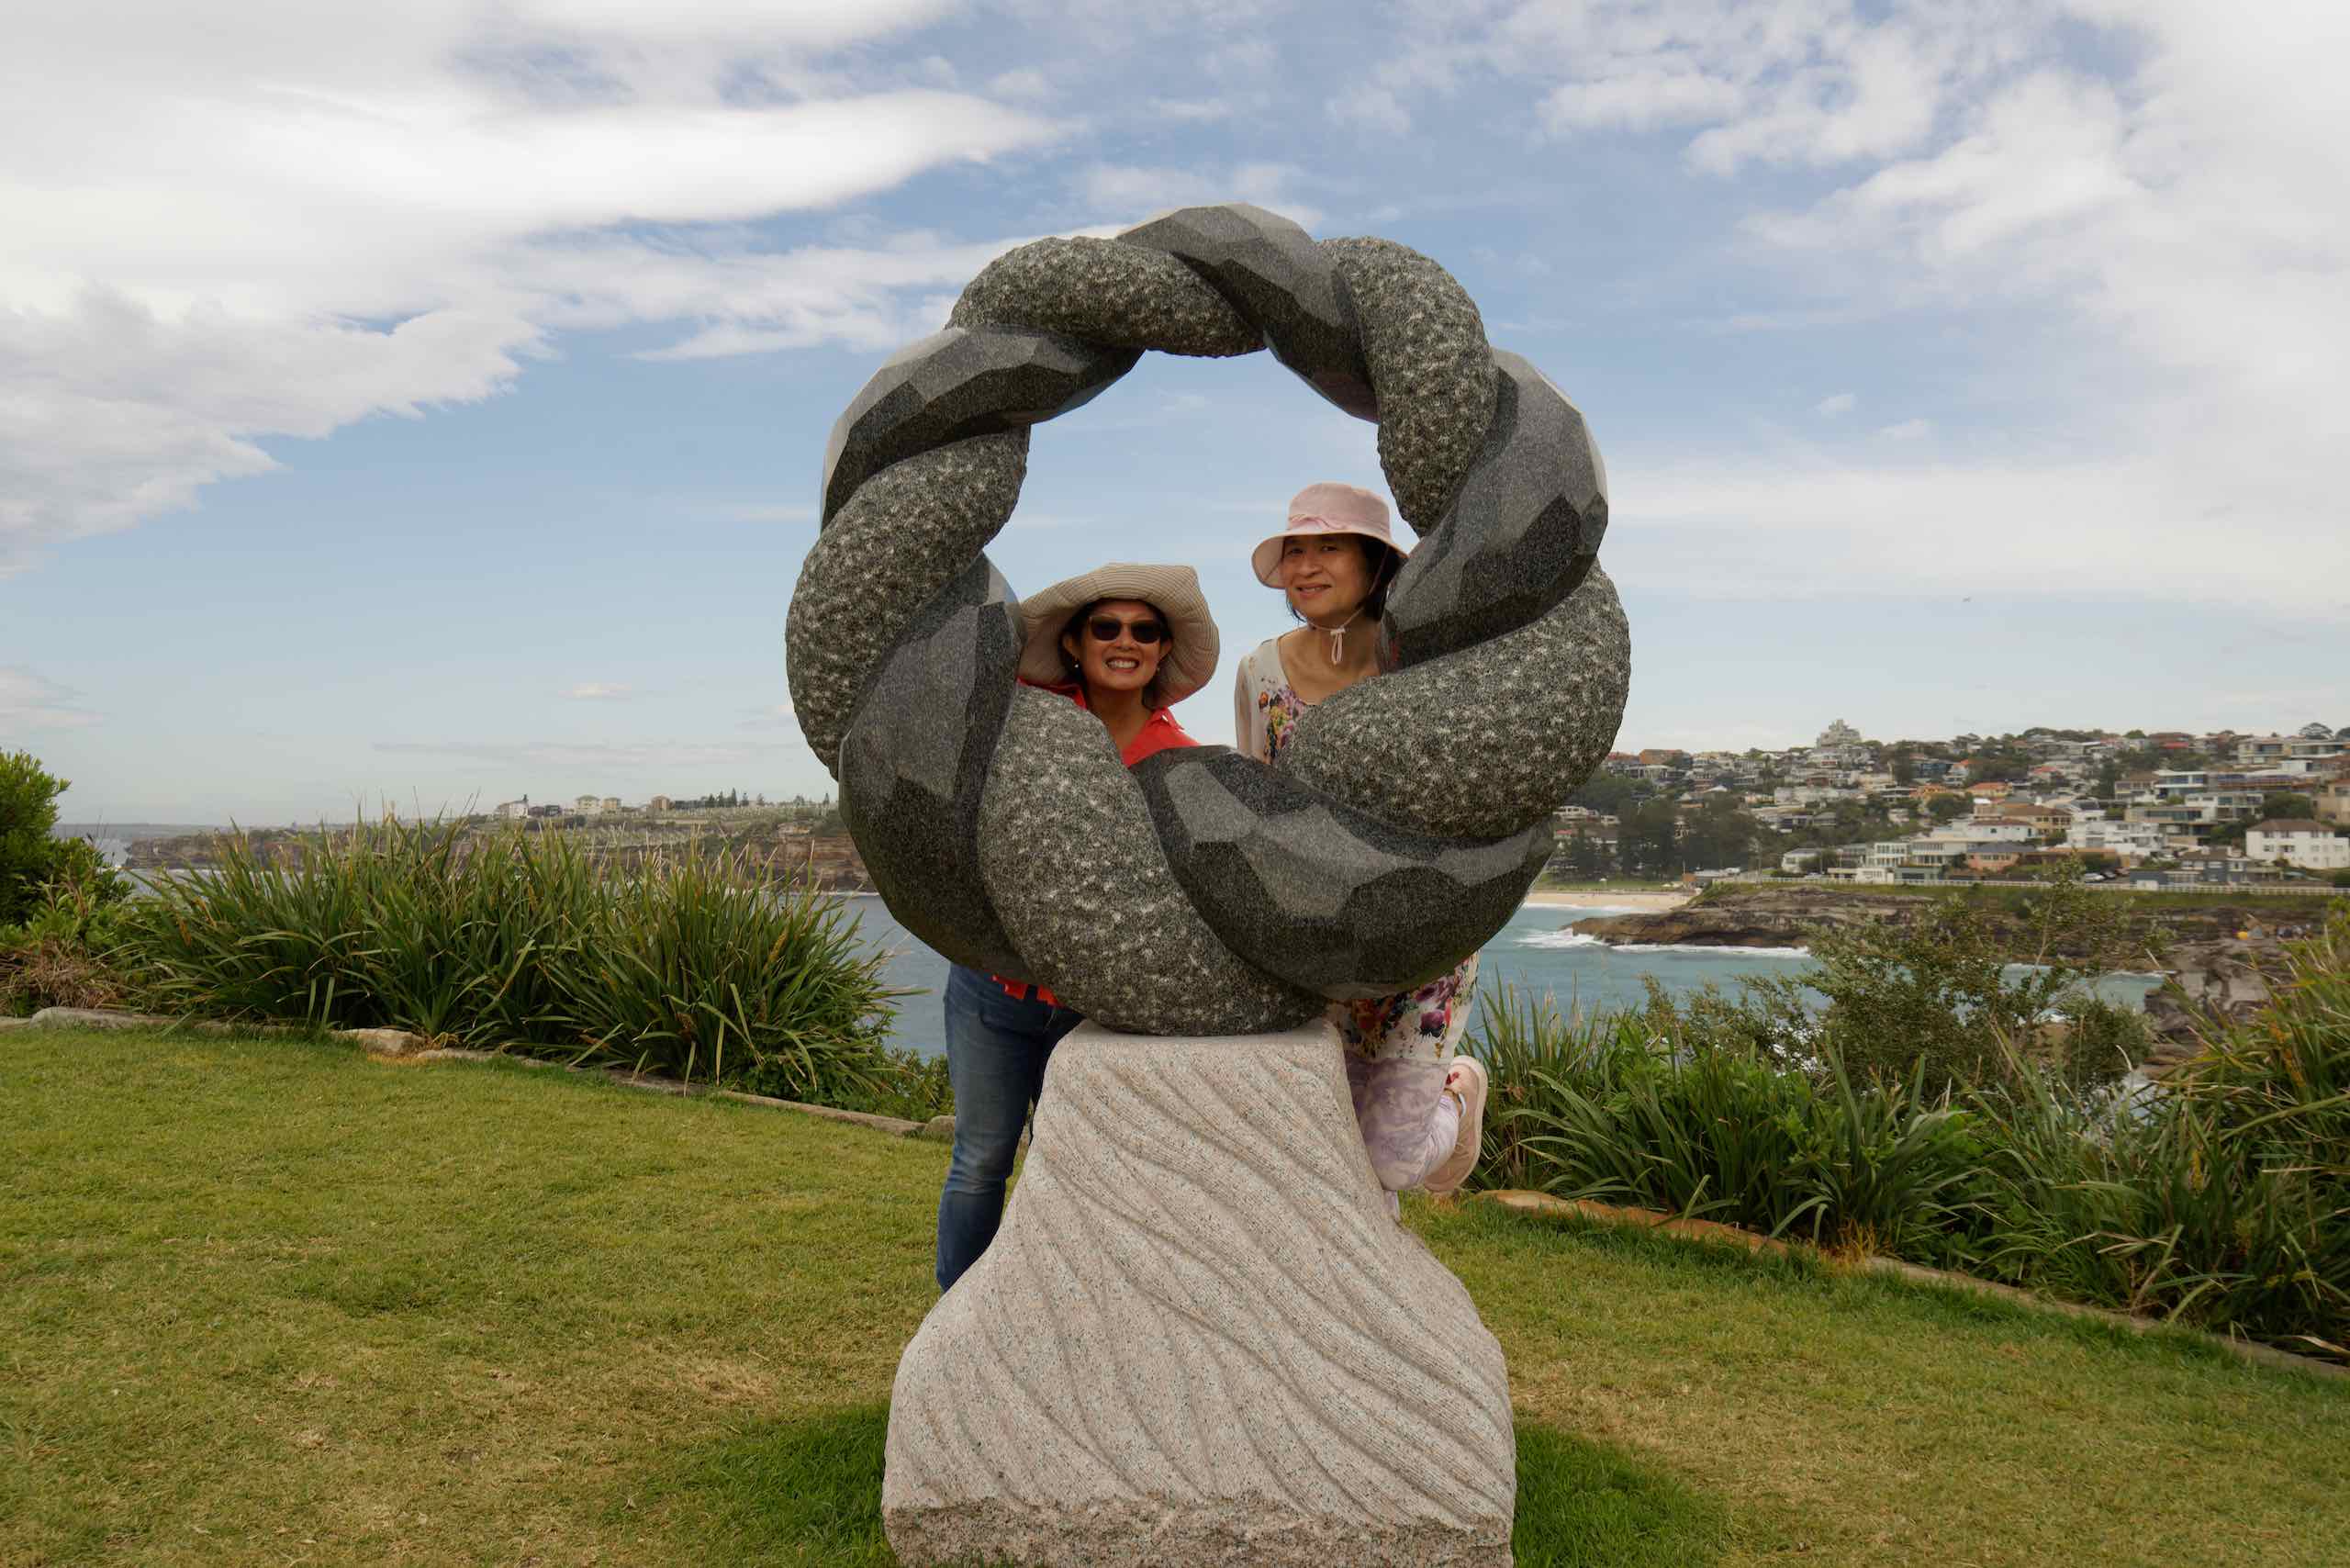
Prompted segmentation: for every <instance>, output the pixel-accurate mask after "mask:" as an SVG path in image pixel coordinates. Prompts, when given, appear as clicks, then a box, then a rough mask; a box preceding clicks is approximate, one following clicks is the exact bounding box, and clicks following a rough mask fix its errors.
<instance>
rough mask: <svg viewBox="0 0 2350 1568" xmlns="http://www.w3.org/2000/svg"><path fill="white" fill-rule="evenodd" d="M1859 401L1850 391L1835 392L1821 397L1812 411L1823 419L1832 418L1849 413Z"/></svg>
mask: <svg viewBox="0 0 2350 1568" xmlns="http://www.w3.org/2000/svg"><path fill="white" fill-rule="evenodd" d="M1859 403H1860V399H1859V398H1856V397H1854V396H1853V395H1852V393H1850V392H1836V393H1831V394H1830V396H1828V397H1825V398H1821V399H1820V400H1819V401H1818V404H1817V405H1816V406H1814V408H1813V409H1812V412H1813V413H1816V414H1818V416H1819V417H1820V418H1822V419H1824V420H1832V419H1836V418H1838V417H1839V416H1841V415H1844V414H1849V413H1851V412H1852V409H1854V408H1855V407H1857V406H1858V405H1859Z"/></svg>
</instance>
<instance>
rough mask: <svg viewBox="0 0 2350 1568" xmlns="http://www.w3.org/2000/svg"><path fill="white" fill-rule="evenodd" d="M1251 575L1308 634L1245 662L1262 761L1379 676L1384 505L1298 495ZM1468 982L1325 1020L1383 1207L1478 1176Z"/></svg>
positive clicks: (1320, 488)
mask: <svg viewBox="0 0 2350 1568" xmlns="http://www.w3.org/2000/svg"><path fill="white" fill-rule="evenodd" d="M1249 564H1250V565H1251V566H1254V567H1255V568H1256V572H1257V580H1258V581H1259V582H1261V583H1263V584H1264V585H1265V586H1266V587H1267V588H1280V589H1281V591H1282V593H1283V594H1284V595H1285V596H1286V597H1287V598H1288V599H1289V608H1290V613H1291V614H1292V615H1293V616H1295V617H1296V618H1297V619H1298V620H1299V621H1301V622H1304V624H1303V625H1300V626H1298V627H1296V628H1295V629H1293V630H1292V631H1289V632H1284V633H1281V635H1280V636H1278V637H1273V638H1269V639H1268V640H1267V641H1265V642H1264V643H1262V644H1259V645H1258V647H1257V649H1256V650H1255V651H1254V652H1253V653H1251V654H1249V655H1248V657H1247V658H1244V659H1242V660H1241V661H1240V679H1239V685H1238V688H1237V690H1236V691H1235V692H1234V695H1233V700H1234V710H1235V711H1234V724H1235V730H1234V734H1235V736H1236V738H1237V742H1238V745H1239V749H1240V750H1241V751H1243V752H1245V753H1247V754H1248V756H1253V757H1255V758H1257V759H1258V760H1259V761H1260V762H1270V761H1272V760H1273V758H1274V757H1275V756H1279V755H1280V754H1281V748H1282V747H1283V746H1284V745H1287V744H1288V743H1289V740H1290V738H1291V736H1292V734H1294V733H1295V726H1296V723H1297V722H1298V720H1299V719H1300V718H1302V717H1304V713H1305V711H1306V710H1307V709H1309V708H1311V707H1313V706H1314V705H1315V703H1317V702H1320V701H1322V700H1325V699H1327V698H1330V697H1334V696H1336V695H1337V693H1339V692H1341V691H1344V690H1345V689H1347V688H1348V687H1349V686H1352V685H1354V684H1355V683H1356V682H1358V681H1362V680H1368V679H1370V678H1371V677H1373V676H1375V675H1377V674H1378V673H1379V666H1378V662H1377V660H1376V658H1375V656H1374V654H1373V646H1374V643H1375V640H1376V638H1377V636H1378V631H1379V618H1380V617H1381V616H1382V615H1383V614H1385V613H1386V610H1387V589H1388V588H1389V586H1390V585H1391V584H1393V582H1394V580H1395V574H1396V573H1397V572H1398V571H1400V570H1402V569H1403V566H1404V554H1403V552H1401V551H1400V550H1397V549H1396V548H1395V542H1394V540H1393V538H1391V537H1390V536H1389V534H1388V532H1387V503H1386V502H1384V501H1382V500H1381V499H1380V498H1378V497H1377V496H1375V495H1373V494H1371V492H1370V491H1369V490H1365V489H1361V488H1359V487H1356V486H1353V485H1336V484H1321V485H1308V486H1307V487H1305V488H1304V489H1303V490H1300V491H1299V492H1298V493H1297V496H1296V498H1294V499H1292V501H1291V502H1290V503H1289V523H1288V526H1287V527H1286V528H1284V529H1283V530H1282V531H1281V532H1279V533H1276V534H1274V535H1273V536H1272V537H1271V538H1270V539H1267V540H1265V541H1263V542H1262V543H1259V545H1258V546H1257V548H1256V551H1255V553H1254V554H1252V555H1251V556H1250V558H1249ZM1476 983H1477V957H1476V955H1475V954H1473V953H1472V954H1471V955H1470V956H1469V958H1467V959H1465V960H1464V961H1463V962H1462V963H1461V964H1460V967H1459V968H1458V969H1454V970H1452V972H1450V973H1449V974H1444V975H1439V976H1438V977H1437V978H1436V979H1435V980H1430V981H1428V982H1427V984H1426V985H1423V986H1419V987H1416V988H1415V989H1414V990H1411V991H1404V992H1403V993H1401V994H1400V995H1396V996H1382V997H1377V998H1373V999H1371V1000H1369V1001H1363V1002H1337V1003H1335V1004H1333V1006H1332V1007H1331V1010H1330V1016H1331V1019H1332V1021H1333V1022H1335V1023H1336V1024H1337V1025H1338V1033H1339V1035H1340V1036H1341V1037H1342V1038H1343V1039H1344V1040H1345V1042H1346V1047H1347V1082H1348V1088H1349V1089H1350V1090H1351V1091H1352V1092H1353V1095H1354V1102H1355V1119H1356V1120H1357V1121H1358V1122H1359V1123H1360V1125H1361V1126H1362V1133H1363V1141H1364V1143H1365V1145H1366V1146H1367V1147H1368V1148H1369V1149H1370V1151H1371V1169H1372V1170H1375V1171H1377V1172H1378V1174H1379V1182H1380V1185H1381V1186H1382V1187H1384V1188H1386V1189H1387V1191H1388V1192H1389V1193H1391V1194H1393V1193H1401V1192H1404V1191H1407V1190H1409V1189H1411V1188H1413V1187H1422V1188H1425V1189H1426V1190H1427V1192H1429V1193H1435V1194H1438V1195H1439V1196H1441V1195H1443V1194H1445V1193H1453V1192H1457V1191H1459V1190H1460V1183H1461V1182H1465V1181H1467V1180H1468V1179H1469V1172H1470V1171H1472V1170H1474V1169H1476V1164H1477V1152H1478V1146H1479V1143H1480V1141H1481V1139H1482V1138H1483V1131H1484V1115H1485V1089H1486V1075H1485V1068H1484V1064H1483V1062H1480V1061H1479V1060H1477V1058H1474V1057H1468V1056H1462V1055H1460V1054H1459V1053H1460V1038H1461V1036H1462V1035H1463V1034H1465V1033H1466V1032H1467V1030H1468V1026H1469V1006H1470V993H1471V992H1472V991H1473V990H1474V989H1475V987H1476ZM1389 1201H1390V1203H1391V1204H1392V1203H1393V1198H1392V1197H1391V1198H1390V1200H1389Z"/></svg>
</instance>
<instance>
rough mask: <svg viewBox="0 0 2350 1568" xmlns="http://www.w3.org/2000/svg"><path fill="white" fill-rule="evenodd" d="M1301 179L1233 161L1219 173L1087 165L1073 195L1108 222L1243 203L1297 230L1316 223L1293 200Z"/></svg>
mask: <svg viewBox="0 0 2350 1568" xmlns="http://www.w3.org/2000/svg"><path fill="white" fill-rule="evenodd" d="M1303 176H1304V171H1303V170H1301V169H1299V168H1298V167H1297V166H1296V165H1295V164H1293V163H1234V164H1231V165H1229V166H1228V167H1227V168H1225V171H1224V172H1223V173H1222V174H1217V173H1214V172H1213V171H1210V170H1203V169H1177V168H1164V167H1160V168H1151V167H1144V166H1138V165H1134V164H1123V163H1093V164H1089V165H1088V166H1087V167H1086V168H1084V169H1083V170H1081V171H1080V173H1079V174H1078V177H1077V194H1078V196H1079V197H1080V199H1081V200H1082V201H1083V202H1085V204H1086V205H1087V206H1089V207H1092V208H1094V209H1095V210H1097V211H1099V212H1101V213H1102V215H1103V216H1104V217H1105V218H1147V217H1149V216H1151V215H1152V214H1154V213H1159V212H1165V211H1167V210H1168V209H1169V208H1170V207H1206V206H1212V205H1214V204H1215V203H1217V202H1226V201H1246V202H1254V203H1255V204H1256V205H1257V206H1259V207H1264V208H1266V209H1268V210H1269V211H1272V212H1278V213H1280V214H1281V216H1282V217H1284V218H1288V219H1290V220H1291V221H1292V222H1293V223H1296V224H1298V225H1299V226H1300V227H1302V228H1305V229H1312V228H1314V227H1315V226H1316V225H1317V224H1319V223H1320V222H1321V221H1322V209H1321V208H1320V207H1312V206H1309V205H1307V204H1305V203H1304V202H1302V201H1299V200H1298V199H1296V198H1295V197H1294V196H1292V195H1291V187H1292V185H1294V184H1295V183H1296V182H1297V181H1298V180H1299V179H1301V178H1302V177H1303Z"/></svg>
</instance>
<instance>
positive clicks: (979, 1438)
mask: <svg viewBox="0 0 2350 1568" xmlns="http://www.w3.org/2000/svg"><path fill="white" fill-rule="evenodd" d="M1515 1503H1516V1439H1515V1437H1514V1436H1513V1433H1512V1430H1511V1425H1510V1406H1509V1381H1508V1372H1507V1369H1506V1368H1505V1365H1504V1362H1503V1360H1502V1352H1501V1347H1500V1346H1499V1345H1498V1344H1497V1343H1496V1342H1495V1341H1494V1338H1493V1336H1492V1335H1491V1334H1489V1333H1486V1332H1485V1331H1484V1329H1483V1326H1482V1325H1481V1324H1480V1323H1479V1321H1478V1318H1477V1314H1476V1308H1475V1305H1473V1304H1472V1302H1471V1300H1470V1298H1469V1294H1468V1292H1467V1291H1466V1290H1464V1289H1463V1288H1462V1287H1461V1285H1460V1282H1459V1281H1458V1280H1456V1279H1454V1278H1453V1277H1452V1275H1451V1273H1450V1272H1449V1271H1447V1270H1446V1269H1445V1267H1444V1265H1443V1264H1442V1263H1440V1262H1438V1260H1437V1259H1436V1258H1435V1257H1434V1256H1433V1255H1432V1254H1431V1253H1429V1252H1428V1250H1427V1248H1426V1247H1425V1246H1423V1245H1422V1244H1421V1242H1420V1241H1419V1240H1418V1238H1416V1237H1414V1236H1412V1235H1411V1234H1410V1233H1409V1232H1407V1231H1405V1230H1404V1229H1403V1228H1401V1227H1400V1226H1397V1225H1396V1224H1395V1222H1394V1221H1393V1219H1391V1218H1390V1217H1389V1215H1388V1214H1387V1209H1386V1204H1385V1200H1384V1198H1383V1196H1382V1193H1381V1192H1380V1190H1379V1187H1378V1185H1377V1183H1376V1182H1375V1181H1374V1180H1373V1178H1372V1176H1371V1167H1370V1164H1369V1160H1368V1158H1367V1156H1366V1155H1365V1154H1364V1151H1363V1143H1362V1137H1361V1134H1360V1132H1359V1131H1358V1130H1357V1128H1356V1126H1355V1119H1354V1115H1353V1112H1352V1110H1351V1107H1350V1105H1349V1103H1348V1097H1347V1087H1346V1078H1345V1074H1344V1073H1343V1071H1342V1070H1341V1068H1340V1060H1339V1052H1338V1047H1337V1039H1336V1036H1335V1034H1334V1032H1333V1031H1332V1030H1331V1029H1330V1027H1329V1026H1328V1025H1325V1024H1318V1023H1317V1024H1315V1025H1311V1026H1308V1027H1305V1028H1301V1029H1296V1030H1292V1031H1290V1032H1288V1033H1285V1034H1280V1035H1270V1036H1268V1035H1257V1036H1223V1037H1211V1038H1181V1037H1170V1038H1163V1039H1158V1040H1154V1041H1152V1042H1151V1046H1150V1048H1149V1049H1148V1050H1136V1048H1134V1042H1133V1041H1132V1040H1131V1038H1122V1037H1121V1036H1116V1035H1113V1034H1112V1033H1110V1032H1108V1031H1106V1030H1102V1029H1100V1028H1097V1027H1095V1026H1092V1025H1087V1026H1085V1027H1083V1028H1081V1029H1080V1030H1079V1031H1078V1032H1077V1033H1076V1034H1073V1035H1071V1036H1069V1038H1068V1039H1066V1040H1065V1041H1063V1042H1062V1044H1061V1046H1060V1047H1059V1048H1058V1049H1057V1051H1056V1052H1055V1053H1054V1057H1053V1062H1052V1067H1051V1070H1050V1073H1049V1076H1048V1079H1047V1082H1046V1091H1045V1094H1044V1098H1043V1100H1042V1103H1041V1104H1040V1106H1039V1108H1038V1113H1037V1118H1036V1127H1035V1143H1034V1146H1033V1147H1032V1148H1031V1150H1030V1153H1029V1156H1028V1162H1027V1166H1026V1169H1025V1171H1024V1174H1023V1176H1022V1178H1021V1180H1020V1183H1019V1185H1018V1187H1017V1188H1016V1189H1015V1191H1014V1195H1013V1202H1012V1206H1011V1211H1010V1213H1009V1215H1007V1216H1006V1220H1005V1223H1004V1226H1003V1229H1002V1231H1001V1232H1000V1233H999V1234H998V1236H997V1238H996V1239H995V1243H994V1245H993V1246H991V1247H990V1249H989V1250H988V1252H987V1254H986V1255H985V1256H984V1257H983V1258H981V1259H980V1260H979V1263H978V1264H977V1265H976V1266H975V1267H974V1268H973V1269H972V1270H971V1271H970V1272H969V1273H968V1274H966V1275H965V1276H964V1278H963V1279H962V1280H961V1281H960V1282H958V1283H957V1286H956V1288H955V1289H954V1290H953V1291H951V1292H949V1293H948V1294H946V1297H945V1298H943V1299H942V1300H941V1301H940V1302H939V1304H938V1305H937V1306H936V1307H935V1308H934V1309H933V1311H932V1312H931V1314H930V1316H929V1317H928V1318H927V1319H925V1320H924V1322H923V1326H922V1328H921V1330H920V1332H919V1333H917V1334H916V1336H915V1337H914V1339H913V1342H912V1344H911V1345H910V1346H908V1348H907V1350H906V1354H905V1357H904V1359H903V1360H902V1361H901V1362H900V1364H899V1369H898V1379H897V1385H896V1388H895V1391H894V1393H893V1396H892V1401H891V1407H890V1437H889V1456H888V1468H887V1479H886V1480H885V1482H884V1484H883V1489H882V1515H883V1520H884V1523H885V1526H886V1528H887V1529H888V1532H889V1537H890V1545H891V1546H892V1548H893V1549H894V1550H895V1551H897V1554H898V1556H899V1559H900V1561H901V1562H905V1563H907V1564H909V1565H918V1564H932V1563H941V1564H943V1563H950V1562H989V1561H1010V1562H1022V1563H1027V1564H1040V1565H1054V1568H1092V1565H1096V1564H1100V1565H1104V1568H1106V1565H1108V1564H1112V1563H1116V1564H1120V1565H1125V1564H1134V1563H1167V1564H1175V1563H1183V1564H1231V1565H1234V1568H1237V1565H1239V1564H1244V1563H1245V1564H1291V1563H1295V1564H1300V1565H1304V1564H1313V1565H1315V1568H1325V1565H1327V1564H1333V1563H1348V1562H1381V1563H1395V1564H1402V1565H1406V1568H1416V1565H1435V1564H1444V1565H1454V1564H1459V1565H1462V1568H1471V1565H1473V1568H1503V1565H1505V1564H1506V1563H1508V1562H1509V1561H1510V1550H1509V1540H1510V1522H1511V1516H1512V1513H1513V1510H1514V1507H1515Z"/></svg>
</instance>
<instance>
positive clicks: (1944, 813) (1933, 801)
mask: <svg viewBox="0 0 2350 1568" xmlns="http://www.w3.org/2000/svg"><path fill="white" fill-rule="evenodd" d="M1974 809H1975V808H1974V807H1973V806H1972V805H1970V804H1969V803H1968V802H1967V801H1966V799H1965V797H1964V796H1961V795H1930V796H1928V797H1927V798H1926V814H1927V815H1928V816H1930V817H1931V818H1933V819H1934V820H1935V821H1936V822H1938V823H1946V822H1950V821H1952V820H1953V818H1957V817H1963V816H1965V815H1966V814H1967V813H1968V812H1972V811H1973V810H1974Z"/></svg>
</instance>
